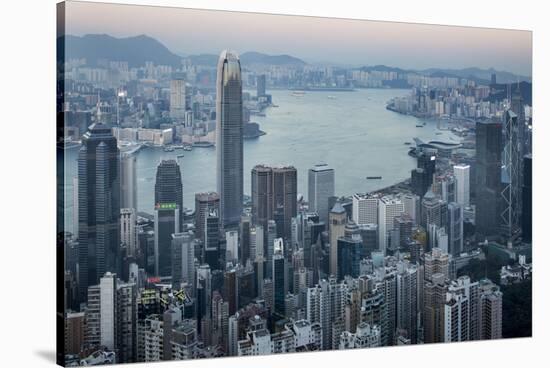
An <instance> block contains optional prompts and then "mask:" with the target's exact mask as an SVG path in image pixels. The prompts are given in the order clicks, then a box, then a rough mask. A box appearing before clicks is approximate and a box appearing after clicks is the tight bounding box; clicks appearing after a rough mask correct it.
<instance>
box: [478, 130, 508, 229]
mask: <svg viewBox="0 0 550 368" xmlns="http://www.w3.org/2000/svg"><path fill="white" fill-rule="evenodd" d="M502 149H503V146H502V124H501V123H500V122H494V121H491V122H477V123H476V170H475V171H476V174H475V175H476V181H475V183H476V219H475V222H476V231H477V232H478V233H479V234H481V235H483V236H485V237H487V236H491V235H497V234H498V226H499V222H500V221H499V219H500V212H499V203H501V201H500V198H501V196H500V193H501V166H502V161H501V154H502Z"/></svg>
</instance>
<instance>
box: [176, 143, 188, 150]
mask: <svg viewBox="0 0 550 368" xmlns="http://www.w3.org/2000/svg"><path fill="white" fill-rule="evenodd" d="M173 147H174V149H177V150H181V149H185V146H184V145H183V144H175V145H174V146H173Z"/></svg>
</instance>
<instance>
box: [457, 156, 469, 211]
mask: <svg viewBox="0 0 550 368" xmlns="http://www.w3.org/2000/svg"><path fill="white" fill-rule="evenodd" d="M453 172H454V176H455V178H456V187H455V189H456V194H455V201H456V202H457V203H458V204H460V205H461V206H462V207H469V206H470V165H466V164H459V165H455V166H454V167H453Z"/></svg>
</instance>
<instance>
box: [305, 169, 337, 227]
mask: <svg viewBox="0 0 550 368" xmlns="http://www.w3.org/2000/svg"><path fill="white" fill-rule="evenodd" d="M332 196H334V169H331V168H330V167H329V166H328V165H327V164H320V165H315V166H314V167H313V168H311V169H309V171H308V201H309V210H310V211H314V212H317V213H318V214H319V219H320V221H323V222H324V223H327V221H328V212H329V203H328V200H329V198H330V197H332Z"/></svg>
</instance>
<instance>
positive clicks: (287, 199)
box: [251, 165, 298, 241]
mask: <svg viewBox="0 0 550 368" xmlns="http://www.w3.org/2000/svg"><path fill="white" fill-rule="evenodd" d="M251 175H252V176H251V186H252V219H253V221H254V222H255V223H257V224H260V225H262V226H263V227H264V228H266V227H267V221H269V220H275V222H276V224H277V225H278V226H277V227H278V231H277V236H279V237H282V238H284V239H286V240H289V241H290V239H291V223H292V218H293V217H296V211H297V196H298V189H297V185H298V184H297V183H298V182H297V170H296V169H295V168H294V167H292V166H281V167H269V166H265V165H257V166H255V167H254V168H253V169H252V172H251Z"/></svg>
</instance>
